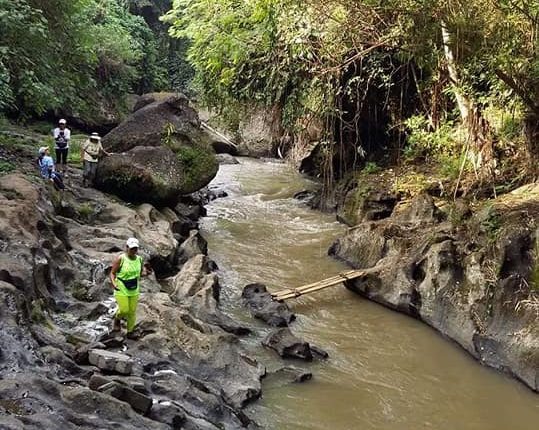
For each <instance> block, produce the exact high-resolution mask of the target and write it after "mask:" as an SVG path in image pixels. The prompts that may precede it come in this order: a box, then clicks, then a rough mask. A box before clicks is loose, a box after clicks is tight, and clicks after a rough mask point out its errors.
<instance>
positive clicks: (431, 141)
mask: <svg viewBox="0 0 539 430" xmlns="http://www.w3.org/2000/svg"><path fill="white" fill-rule="evenodd" d="M404 125H405V126H406V129H407V130H408V139H407V145H406V147H405V149H404V156H405V157H406V158H408V159H415V158H425V159H433V158H435V157H436V156H439V155H440V154H445V155H452V154H453V153H454V152H455V150H456V149H457V145H456V139H455V137H454V128H453V124H452V123H450V122H446V123H443V124H441V125H440V126H439V127H438V128H437V129H435V130H432V128H431V127H430V125H429V122H428V120H427V119H426V118H425V117H424V116H422V115H416V116H412V117H410V118H408V119H407V120H406V121H405V122H404ZM457 150H458V149H457Z"/></svg>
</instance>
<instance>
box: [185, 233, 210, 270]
mask: <svg viewBox="0 0 539 430" xmlns="http://www.w3.org/2000/svg"><path fill="white" fill-rule="evenodd" d="M207 254H208V242H207V241H206V239H204V238H203V237H202V235H201V234H200V232H199V231H198V230H192V231H191V232H190V233H189V237H188V238H187V239H186V240H185V241H184V242H183V243H182V244H181V245H180V247H179V248H178V254H177V260H178V264H180V265H181V264H184V263H185V262H186V261H188V260H190V259H191V258H193V257H194V256H195V255H207Z"/></svg>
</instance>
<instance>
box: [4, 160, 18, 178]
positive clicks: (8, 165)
mask: <svg viewBox="0 0 539 430" xmlns="http://www.w3.org/2000/svg"><path fill="white" fill-rule="evenodd" d="M13 170H15V164H13V163H11V162H9V161H5V160H0V176H2V175H5V174H7V173H10V172H12V171H13Z"/></svg>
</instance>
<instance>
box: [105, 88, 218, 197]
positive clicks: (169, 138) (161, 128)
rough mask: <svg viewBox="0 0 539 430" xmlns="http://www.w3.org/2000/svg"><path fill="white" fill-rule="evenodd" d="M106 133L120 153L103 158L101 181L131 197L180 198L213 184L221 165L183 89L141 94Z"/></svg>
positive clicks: (110, 148)
mask: <svg viewBox="0 0 539 430" xmlns="http://www.w3.org/2000/svg"><path fill="white" fill-rule="evenodd" d="M134 109H135V110H134V112H133V114H131V115H130V116H129V117H128V118H127V119H126V120H125V121H124V122H122V123H121V124H120V125H119V126H118V127H116V128H115V129H114V130H112V131H111V132H110V133H109V134H107V135H106V136H105V137H104V138H103V146H104V147H105V148H106V149H107V150H108V151H110V152H113V153H115V155H113V156H111V157H106V158H103V159H102V160H101V161H100V163H99V172H98V179H97V181H96V184H95V185H96V186H97V187H98V188H99V189H101V190H104V191H107V192H111V193H113V194H116V195H118V196H120V197H121V198H123V199H124V200H127V201H130V202H136V203H138V202H150V203H155V204H157V205H161V204H169V203H174V201H175V200H176V199H177V198H178V197H179V196H180V195H181V194H189V193H192V192H194V191H197V190H199V189H201V188H202V187H204V186H205V185H207V184H208V183H209V182H210V181H211V180H212V179H213V178H214V176H215V175H216V173H217V169H218V168H219V165H218V162H217V160H216V158H215V152H214V151H213V149H212V147H211V145H210V139H209V138H208V136H207V134H206V133H205V132H204V131H203V130H202V128H201V123H200V120H199V118H198V115H197V112H196V111H195V110H194V109H193V108H192V107H191V106H189V100H188V99H187V98H186V97H185V96H183V95H182V94H175V93H162V94H149V95H145V96H143V97H141V98H140V99H139V100H138V102H137V105H136V106H135V108H134Z"/></svg>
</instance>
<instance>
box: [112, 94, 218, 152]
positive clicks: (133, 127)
mask: <svg viewBox="0 0 539 430" xmlns="http://www.w3.org/2000/svg"><path fill="white" fill-rule="evenodd" d="M133 110H134V112H133V113H132V114H131V115H130V116H129V117H128V118H127V119H126V120H125V121H123V122H122V123H121V124H120V125H119V126H118V127H116V128H115V129H114V130H112V131H111V132H110V133H108V134H107V135H106V136H105V137H103V146H104V147H105V148H106V149H107V150H110V151H112V152H126V151H129V150H130V149H133V148H134V147H136V146H161V145H162V144H163V138H164V137H166V135H167V134H174V135H175V136H176V137H178V138H179V139H180V140H182V141H183V142H184V143H185V144H191V145H198V144H200V143H201V142H207V140H206V138H205V135H204V132H203V131H202V130H201V128H200V120H199V118H198V114H197V112H196V110H195V109H193V108H192V107H191V106H189V100H188V99H187V97H185V96H184V95H182V94H179V93H161V94H147V95H145V96H142V97H141V98H140V99H139V100H138V101H137V104H136V105H135V107H134V109H133Z"/></svg>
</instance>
